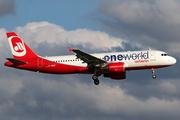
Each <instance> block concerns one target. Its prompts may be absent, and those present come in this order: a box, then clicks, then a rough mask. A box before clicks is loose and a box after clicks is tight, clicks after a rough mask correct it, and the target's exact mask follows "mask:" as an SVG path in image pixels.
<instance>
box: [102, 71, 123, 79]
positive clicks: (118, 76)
mask: <svg viewBox="0 0 180 120" xmlns="http://www.w3.org/2000/svg"><path fill="white" fill-rule="evenodd" d="M104 77H110V78H111V79H115V80H122V79H126V72H120V73H106V74H104Z"/></svg>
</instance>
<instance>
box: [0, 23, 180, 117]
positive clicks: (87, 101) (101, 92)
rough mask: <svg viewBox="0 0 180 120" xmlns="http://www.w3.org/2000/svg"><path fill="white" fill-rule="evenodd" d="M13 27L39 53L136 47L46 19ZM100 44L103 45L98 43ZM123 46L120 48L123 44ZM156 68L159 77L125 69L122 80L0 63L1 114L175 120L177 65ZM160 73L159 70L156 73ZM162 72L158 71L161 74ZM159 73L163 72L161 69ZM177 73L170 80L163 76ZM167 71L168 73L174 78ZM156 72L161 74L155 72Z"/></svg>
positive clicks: (2, 50) (0, 43)
mask: <svg viewBox="0 0 180 120" xmlns="http://www.w3.org/2000/svg"><path fill="white" fill-rule="evenodd" d="M14 31H15V32H16V33H17V34H18V35H19V36H20V37H21V38H22V39H23V40H24V42H26V43H27V44H28V45H29V46H30V48H32V49H33V50H34V51H35V52H36V53H38V54H39V55H42V56H45V55H48V56H50V55H62V54H71V55H72V53H69V51H68V49H67V47H68V46H70V47H71V46H72V47H73V48H80V49H82V50H84V51H86V52H88V53H89V52H92V53H93V52H106V51H118V50H119V51H120V50H123V49H124V47H127V48H131V49H140V48H141V47H138V46H136V45H135V46H133V45H132V44H130V43H129V42H127V41H126V40H124V39H121V38H117V37H112V36H110V35H109V34H107V33H105V32H100V31H92V30H88V29H76V30H73V31H67V30H65V29H64V28H63V27H61V26H58V25H55V24H52V23H49V22H45V21H44V22H32V23H28V24H26V25H25V26H19V27H16V28H15V29H14ZM6 32H7V30H6V29H4V28H1V29H0V54H1V58H0V64H1V65H3V64H4V62H5V61H6V60H5V58H7V57H11V56H12V54H11V51H10V47H9V44H8V42H7V38H6V34H5V33H6ZM101 43H102V44H101ZM122 46H123V47H122ZM166 69H168V70H167V71H165V70H163V69H162V70H157V71H156V73H157V75H158V74H159V73H160V74H161V76H162V77H158V76H157V78H158V79H157V80H152V79H151V71H150V70H149V72H147V71H130V72H127V79H126V80H123V81H115V80H111V79H107V78H103V77H102V76H101V77H100V82H101V83H100V85H99V86H95V85H94V84H93V81H92V79H91V77H92V75H51V74H42V73H36V72H29V71H24V70H17V69H13V68H8V67H5V66H2V69H0V73H1V74H0V91H1V92H0V96H1V99H0V116H1V117H0V118H1V119H15V120H16V119H18V120H24V119H26V120H32V119H33V120H37V119H38V120H41V119H42V120H50V119H51V120H59V119H65V120H67V119H68V120H71V119H73V120H74V119H78V120H79V119H87V120H92V119H103V120H109V119H117V120H119V119H123V120H124V119H126V120H131V119H135V120H136V119H137V120H139V119H149V120H151V119H159V120H160V119H163V120H166V119H167V120H168V119H179V118H180V115H179V112H178V111H179V110H180V108H179V104H180V99H179V98H180V95H179V93H178V91H179V89H180V88H179V76H178V69H179V67H177V68H166ZM158 71H159V72H158ZM160 71H161V72H160ZM162 71H163V72H162ZM174 71H177V72H176V73H175V74H173V75H174V78H173V77H172V78H169V77H167V76H168V75H169V74H171V73H173V72H174ZM173 75H172V76H173ZM159 76H160V75H159Z"/></svg>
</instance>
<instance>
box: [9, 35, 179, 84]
mask: <svg viewBox="0 0 180 120" xmlns="http://www.w3.org/2000/svg"><path fill="white" fill-rule="evenodd" d="M6 34H7V38H8V41H9V45H10V48H11V51H12V54H13V58H6V59H7V60H8V62H6V63H5V66H8V67H13V68H18V69H22V70H29V71H35V72H40V73H50V74H93V76H92V79H93V80H94V84H95V85H99V83H100V82H99V80H98V77H99V76H101V75H103V76H104V77H108V78H111V79H114V80H123V79H126V71H129V70H140V69H151V71H152V77H153V78H154V79H155V78H156V75H155V68H162V67H168V66H171V65H173V64H175V63H176V59H175V58H173V57H171V56H169V55H168V54H167V53H166V52H163V51H158V50H151V49H149V50H142V51H127V52H114V53H98V54H88V53H85V52H83V51H81V50H79V49H72V48H70V47H68V48H69V51H70V52H72V51H73V52H74V53H75V55H66V56H52V57H47V56H46V57H41V56H38V55H36V54H35V53H34V52H33V51H32V50H31V49H30V48H29V47H28V46H27V45H26V43H24V42H23V40H21V38H19V37H18V35H17V34H16V33H14V32H9V33H6Z"/></svg>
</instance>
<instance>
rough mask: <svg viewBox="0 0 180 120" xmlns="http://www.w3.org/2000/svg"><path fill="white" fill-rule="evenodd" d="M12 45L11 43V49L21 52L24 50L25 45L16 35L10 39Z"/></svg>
mask: <svg viewBox="0 0 180 120" xmlns="http://www.w3.org/2000/svg"><path fill="white" fill-rule="evenodd" d="M11 42H12V45H13V49H14V51H16V52H18V53H21V52H23V51H24V50H25V46H24V44H23V43H22V41H21V39H20V38H18V37H13V38H12V39H11Z"/></svg>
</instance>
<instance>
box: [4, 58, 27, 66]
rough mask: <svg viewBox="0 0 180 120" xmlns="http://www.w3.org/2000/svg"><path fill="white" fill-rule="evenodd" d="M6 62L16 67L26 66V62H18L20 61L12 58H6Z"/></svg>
mask: <svg viewBox="0 0 180 120" xmlns="http://www.w3.org/2000/svg"><path fill="white" fill-rule="evenodd" d="M6 59H7V60H9V61H10V62H12V63H13V64H16V65H24V64H27V63H26V62H23V61H20V60H16V59H14V58H6Z"/></svg>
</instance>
